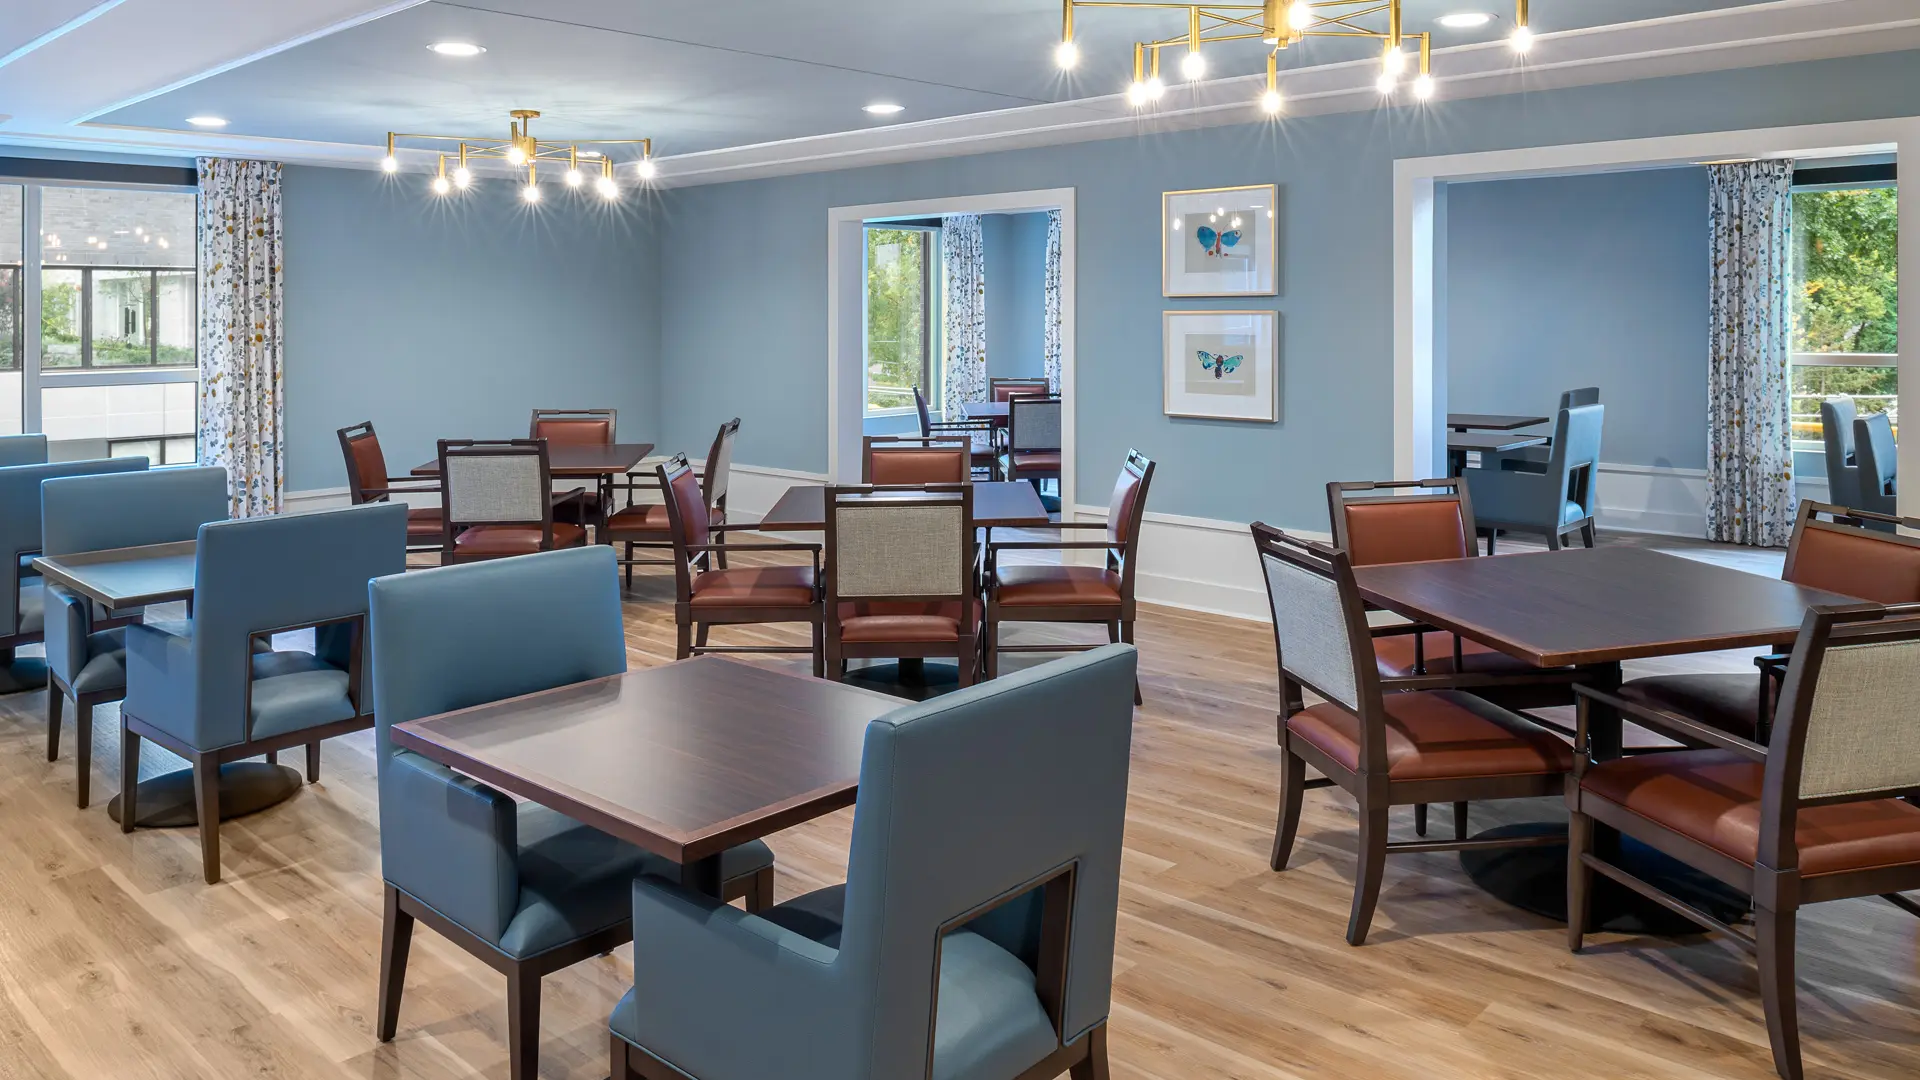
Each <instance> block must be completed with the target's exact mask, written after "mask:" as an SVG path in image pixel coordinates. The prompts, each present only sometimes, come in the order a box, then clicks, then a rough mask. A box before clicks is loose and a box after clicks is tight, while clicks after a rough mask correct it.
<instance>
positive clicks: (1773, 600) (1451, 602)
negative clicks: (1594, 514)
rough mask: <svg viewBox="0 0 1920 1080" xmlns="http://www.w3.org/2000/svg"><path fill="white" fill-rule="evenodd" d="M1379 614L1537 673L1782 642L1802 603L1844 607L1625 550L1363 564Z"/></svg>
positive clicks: (1724, 570) (1751, 578) (1804, 591)
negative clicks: (1484, 648)
mask: <svg viewBox="0 0 1920 1080" xmlns="http://www.w3.org/2000/svg"><path fill="white" fill-rule="evenodd" d="M1353 573H1354V579H1355V581H1356V582H1357V583H1358V585H1359V587H1360V593H1361V595H1362V596H1364V597H1366V599H1367V600H1369V601H1371V602H1373V603H1374V604H1377V605H1379V606H1380V607H1383V608H1387V609H1389V610H1392V611H1395V612H1398V613H1400V614H1402V615H1405V616H1407V617H1408V618H1412V619H1418V620H1420V621H1421V622H1425V623H1429V624H1431V625H1433V626H1436V627H1439V628H1440V629H1442V630H1451V631H1453V632H1454V633H1456V634H1459V635H1461V636H1462V637H1467V638H1471V639H1473V640H1474V641H1478V642H1481V643H1482V644H1485V645H1488V646H1491V647H1493V648H1495V649H1498V650H1500V651H1501V652H1504V653H1506V654H1507V655H1509V656H1515V657H1519V658H1520V659H1522V660H1526V661H1528V662H1529V663H1532V664H1536V665H1538V666H1540V667H1561V666H1564V665H1569V664H1576V665H1596V664H1612V663H1618V662H1619V661H1622V660H1635V659H1644V658H1647V657H1653V656H1675V655H1680V654H1683V653H1694V652H1713V651H1716V650H1720V649H1743V648H1758V647H1762V646H1767V645H1772V644H1774V643H1776V642H1782V641H1790V640H1792V639H1793V636H1794V635H1795V634H1796V633H1798V632H1799V629H1800V622H1801V620H1802V619H1803V618H1805V616H1806V613H1807V608H1808V607H1810V606H1812V605H1814V604H1841V603H1853V602H1856V601H1855V600H1854V598H1852V597H1847V596H1840V595H1838V594H1836V593H1829V592H1822V591H1820V590H1818V589H1809V588H1805V587H1803V586H1800V585H1794V584H1790V583H1788V582H1785V581H1781V580H1779V579H1777V578H1768V577H1761V576H1760V575H1758V574H1749V573H1747V572H1746V571H1744V570H1733V569H1730V568H1728V567H1724V566H1715V565H1713V564H1711V563H1704V562H1699V561H1696V560H1693V559H1684V558H1681V557H1679V556H1677V555H1668V554H1665V553H1663V552H1658V551H1649V550H1647V549H1645V548H1635V547H1603V548H1591V549H1588V548H1575V549H1572V550H1569V551H1546V552H1537V553H1530V554H1525V555H1499V556H1491V557H1487V558H1474V559H1450V560H1447V561H1444V562H1426V563H1398V564H1391V565H1385V566H1363V567H1358V568H1356V569H1355V570H1354V572H1353Z"/></svg>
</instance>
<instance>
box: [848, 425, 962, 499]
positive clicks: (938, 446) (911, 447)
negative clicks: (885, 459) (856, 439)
mask: <svg viewBox="0 0 1920 1080" xmlns="http://www.w3.org/2000/svg"><path fill="white" fill-rule="evenodd" d="M917 450H947V451H951V452H953V453H954V454H955V455H957V456H958V457H959V458H960V465H961V467H960V479H959V480H953V481H935V482H936V483H960V482H962V481H966V480H969V479H971V478H972V474H973V444H972V443H971V442H969V441H967V440H964V439H957V438H951V437H946V436H940V435H863V436H861V437H860V482H861V483H862V484H872V483H873V455H874V453H875V452H876V451H877V452H878V453H880V454H882V455H885V454H888V453H893V452H895V451H899V452H911V451H917ZM895 486H898V485H895ZM910 486H915V487H917V486H919V485H910Z"/></svg>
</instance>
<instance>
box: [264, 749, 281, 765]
mask: <svg viewBox="0 0 1920 1080" xmlns="http://www.w3.org/2000/svg"><path fill="white" fill-rule="evenodd" d="M260 758H261V760H262V761H265V762H266V763H267V764H269V765H278V764H280V751H278V750H269V751H267V752H266V753H264V754H261V755H260Z"/></svg>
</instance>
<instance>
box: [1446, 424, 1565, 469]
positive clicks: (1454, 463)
mask: <svg viewBox="0 0 1920 1080" xmlns="http://www.w3.org/2000/svg"><path fill="white" fill-rule="evenodd" d="M1546 442H1547V437H1546V436H1544V435H1527V434H1524V433H1522V432H1514V431H1457V430H1456V431H1450V432H1448V433H1447V475H1448V476H1459V475H1460V474H1461V473H1463V472H1465V471H1466V469H1467V455H1469V454H1476V453H1478V454H1510V453H1512V452H1513V451H1515V450H1524V449H1526V448H1527V447H1529V446H1544V445H1546Z"/></svg>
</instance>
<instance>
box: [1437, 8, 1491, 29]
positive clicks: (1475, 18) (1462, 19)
mask: <svg viewBox="0 0 1920 1080" xmlns="http://www.w3.org/2000/svg"><path fill="white" fill-rule="evenodd" d="M1492 21H1493V16H1492V15H1489V14H1487V13H1486V12H1484V11H1456V12H1454V13H1453V14H1451V15H1442V16H1440V25H1441V26H1444V27H1446V28H1447V29H1449V30H1472V29H1473V28H1474V27H1477V26H1485V25H1487V24H1488V23H1490V22H1492Z"/></svg>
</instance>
